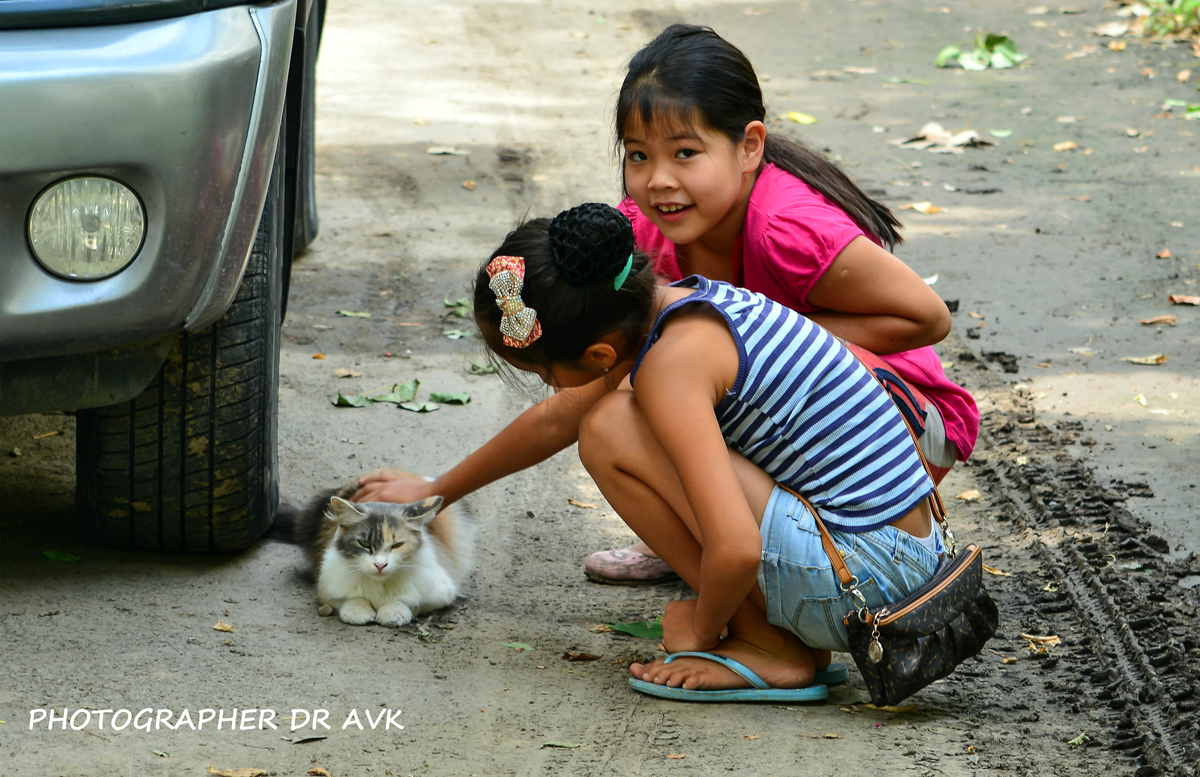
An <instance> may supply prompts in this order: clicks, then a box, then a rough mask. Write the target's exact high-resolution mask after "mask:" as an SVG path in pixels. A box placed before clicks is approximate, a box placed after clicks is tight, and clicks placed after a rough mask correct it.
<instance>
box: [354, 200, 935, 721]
mask: <svg viewBox="0 0 1200 777" xmlns="http://www.w3.org/2000/svg"><path fill="white" fill-rule="evenodd" d="M474 301H475V318H476V322H477V323H478V325H479V328H480V330H481V333H482V335H483V338H484V340H485V341H486V343H487V345H488V347H489V348H490V350H491V352H492V354H493V355H494V356H495V357H498V358H497V359H496V362H497V364H498V365H499V366H500V367H501V368H502V369H503V370H504V371H505V372H506V373H507V374H508V375H509V377H512V376H514V375H517V374H518V372H514V371H513V369H512V368H515V369H516V371H519V372H520V373H531V374H534V375H536V376H537V377H538V378H539V379H540V380H541V381H542V382H544V383H546V384H547V385H549V386H551V387H552V388H554V389H555V390H556V392H557V393H556V394H555V395H554V396H553V397H551V398H550V399H547V400H545V401H543V402H542V403H540V404H539V405H537V406H535V407H534V408H532V409H531V410H529V411H526V413H525V414H523V415H522V416H521V418H518V419H517V421H515V422H514V423H513V424H512V425H511V426H510V427H509V428H508V429H506V430H504V431H503V432H501V434H500V435H499V436H498V437H497V438H496V439H494V440H493V441H491V442H490V443H488V444H487V445H485V446H484V447H483V448H481V449H480V450H479V451H477V452H476V453H474V454H472V456H470V457H468V459H467V460H465V461H464V462H463V463H462V464H460V465H458V466H457V467H455V468H454V469H453V470H451V472H449V473H447V474H446V475H443V476H442V478H439V479H438V480H437V481H434V482H433V483H432V484H429V487H430V488H432V489H437V491H436V493H439V494H442V495H443V496H446V497H447V501H453V500H454V499H456V498H458V497H459V496H461V495H462V494H463V493H465V492H466V491H469V490H474V488H477V487H479V486H480V485H482V484H483V483H486V482H490V481H491V480H494V479H496V478H498V477H501V476H503V475H505V474H508V473H509V472H512V471H516V470H517V469H521V468H524V467H526V466H529V465H531V464H533V463H536V462H537V461H541V460H542V459H544V458H547V457H548V456H549V455H552V454H553V453H555V452H557V451H558V450H561V449H562V448H563V447H566V446H567V445H569V444H570V443H572V442H575V441H576V440H578V442H579V454H580V458H581V459H582V460H583V463H584V465H585V466H586V467H587V469H588V471H589V472H590V473H591V474H592V476H593V477H594V478H595V480H596V483H597V484H598V485H599V487H600V489H601V491H602V492H603V493H604V496H605V497H606V498H607V499H608V501H609V503H610V504H611V505H612V506H613V508H614V509H615V510H616V511H617V512H618V513H619V514H620V515H621V517H622V518H623V519H624V520H625V522H626V523H627V524H628V525H629V526H630V528H632V529H633V530H634V531H636V532H637V534H638V536H640V537H641V538H642V539H644V540H645V541H646V542H647V543H648V544H649V545H650V547H651V548H652V549H653V550H654V551H656V552H657V553H659V554H660V555H661V557H662V558H663V559H665V560H666V561H667V562H668V563H670V565H671V567H672V568H673V569H675V570H676V571H677V572H678V573H679V574H680V576H681V577H683V579H684V580H685V581H687V582H688V584H690V585H691V586H692V588H694V589H695V590H696V591H697V592H698V594H699V595H698V598H696V599H693V600H690V601H680V602H672V603H670V604H669V605H667V608H666V611H665V613H664V615H663V620H662V626H663V643H664V645H665V646H666V647H667V649H668V650H669V651H671V653H672V655H671V656H670V657H669V658H668V659H666V660H665V661H656V662H654V663H652V664H648V665H641V664H634V665H633V666H632V667H631V672H632V674H633V678H631V680H630V682H631V683H632V684H633V685H634V686H635V687H636V688H638V690H641V691H643V692H647V693H653V694H656V695H660V696H668V697H670V698H699V699H704V700H726V699H738V700H743V699H772V700H803V699H819V698H824V697H825V694H826V690H825V687H824V683H828V682H839V681H841V680H843V679H845V675H846V670H845V667H842V666H840V665H831V664H830V651H831V650H846V649H847V645H846V633H845V629H844V627H843V626H842V624H841V619H842V616H844V615H845V614H846V613H847V612H849V611H850V610H852V609H855V606H854V603H853V602H852V601H851V599H850V595H849V594H848V593H844V592H843V591H842V590H841V587H840V585H839V583H838V580H837V577H836V575H835V574H834V572H833V571H832V569H831V568H830V563H829V559H828V557H827V556H826V554H825V552H824V550H823V549H822V547H821V542H820V538H819V535H818V534H817V530H816V527H815V523H814V521H813V518H812V516H811V514H809V513H808V511H807V509H806V508H805V507H804V505H803V504H802V503H801V502H800V501H799V500H797V499H795V498H794V497H792V496H790V495H789V494H788V493H787V492H786V491H784V490H783V489H781V488H779V487H778V486H777V485H776V484H777V483H779V484H782V485H786V486H788V487H789V488H792V489H794V490H796V491H798V492H800V493H802V494H804V495H805V496H806V497H807V498H808V499H809V500H810V501H811V502H812V504H813V505H815V507H816V509H817V510H818V511H819V512H820V514H821V517H822V519H823V520H824V521H825V522H826V524H827V526H828V527H829V528H830V530H831V531H832V532H833V536H834V538H835V541H836V543H837V544H838V546H839V548H840V550H842V551H843V553H844V555H845V560H846V563H847V565H848V566H849V567H850V569H851V571H852V572H853V573H854V574H855V575H857V576H858V579H859V581H860V590H862V591H863V592H864V593H865V594H866V597H867V604H868V605H869V606H871V607H879V606H882V605H884V604H887V603H891V602H894V601H897V600H899V599H901V598H903V597H905V596H907V595H908V594H909V593H911V592H912V591H913V590H915V589H916V588H918V587H920V586H921V585H923V584H924V583H925V582H927V581H928V579H929V578H930V577H931V576H932V574H933V572H934V569H935V567H936V566H937V563H938V555H937V551H938V550H939V548H938V547H936V546H935V547H934V548H933V549H929V548H926V547H924V546H923V545H922V544H921V543H920V542H919V541H918V540H917V539H916V536H921V537H924V536H926V535H929V534H930V533H931V524H930V517H929V513H928V511H927V509H926V508H925V507H924V502H923V500H924V499H925V497H926V496H927V495H928V494H929V493H930V491H931V489H932V487H933V485H932V482H931V481H930V479H929V477H928V475H927V474H926V472H925V470H924V469H923V467H922V464H921V461H920V459H919V457H918V455H917V453H916V450H915V447H914V445H913V442H912V439H911V438H910V436H909V433H908V431H907V429H906V428H905V425H904V421H903V419H902V418H901V416H900V414H899V412H898V411H897V409H896V407H895V406H894V405H893V403H892V402H891V400H890V399H889V398H888V396H887V395H886V394H885V393H884V391H883V390H882V389H881V388H880V387H879V386H878V384H877V383H876V382H875V381H874V380H873V379H872V377H871V376H870V375H869V374H868V372H867V371H866V369H865V368H864V367H863V366H862V365H861V364H860V363H859V362H858V361H857V360H856V359H855V358H854V356H853V355H852V354H851V353H849V352H848V351H847V350H846V348H845V347H844V346H843V345H842V344H841V343H840V342H839V341H838V340H837V339H836V338H834V337H833V336H831V335H830V334H828V333H827V332H826V331H825V330H823V329H821V328H820V327H819V326H817V325H816V324H814V323H813V322H811V321H809V320H808V319H806V318H805V317H803V316H802V315H800V314H798V313H796V312H794V311H792V310H790V309H788V308H786V307H784V306H782V305H779V304H777V303H774V302H772V301H770V300H768V299H767V298H766V297H764V296H762V295H760V294H754V293H751V292H748V291H746V290H744V289H739V288H735V287H733V286H730V285H729V284H726V283H719V282H712V281H708V280H706V279H704V278H701V277H698V276H692V277H690V278H686V279H684V280H682V281H680V282H678V283H675V284H672V285H670V286H664V285H660V284H658V283H657V282H656V279H655V276H654V274H653V271H652V269H651V268H650V267H649V264H648V261H647V258H646V257H645V256H644V255H643V254H641V253H640V252H638V251H635V250H634V238H633V232H632V228H631V225H630V223H629V221H628V219H627V218H626V217H625V216H624V215H622V214H621V213H619V212H618V211H617V210H615V209H613V208H611V207H609V206H607V205H601V204H597V203H588V204H586V205H581V206H579V207H577V208H573V209H571V210H569V211H566V212H564V213H561V214H559V216H558V217H556V218H555V219H554V220H552V221H550V220H546V219H536V220H533V221H530V222H527V223H525V224H523V225H521V226H520V227H518V228H517V229H516V230H515V231H514V232H512V233H511V234H509V236H508V237H507V238H506V239H505V241H504V243H503V245H501V246H500V248H499V249H497V251H496V252H495V253H494V254H493V256H492V257H491V259H490V260H489V261H488V262H487V263H486V264H485V266H484V267H483V268H481V270H480V273H479V276H478V278H477V280H476V286H475V300H474ZM598 419H602V420H598ZM614 419H619V422H617V423H614ZM393 485H394V484H393ZM414 487H417V488H419V486H414ZM413 495H414V494H413V493H407V492H406V493H405V495H404V496H405V498H406V499H407V498H411V497H412V496H413ZM371 498H377V497H371ZM914 535H916V536H914ZM747 686H750V687H749V688H748V687H747Z"/></svg>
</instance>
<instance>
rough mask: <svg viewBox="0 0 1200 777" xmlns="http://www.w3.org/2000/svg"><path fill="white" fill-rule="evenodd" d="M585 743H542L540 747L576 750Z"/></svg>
mask: <svg viewBox="0 0 1200 777" xmlns="http://www.w3.org/2000/svg"><path fill="white" fill-rule="evenodd" d="M585 744H587V743H586V742H543V743H542V747H568V748H576V747H583V746H584V745H585Z"/></svg>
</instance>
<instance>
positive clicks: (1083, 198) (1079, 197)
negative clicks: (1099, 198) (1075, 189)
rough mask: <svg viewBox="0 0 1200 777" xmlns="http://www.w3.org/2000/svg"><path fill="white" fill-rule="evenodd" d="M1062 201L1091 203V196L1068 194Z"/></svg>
mask: <svg viewBox="0 0 1200 777" xmlns="http://www.w3.org/2000/svg"><path fill="white" fill-rule="evenodd" d="M1064 199H1068V200H1075V201H1076V202H1091V201H1092V196H1091V195H1090V194H1068V195H1066V196H1065V197H1064Z"/></svg>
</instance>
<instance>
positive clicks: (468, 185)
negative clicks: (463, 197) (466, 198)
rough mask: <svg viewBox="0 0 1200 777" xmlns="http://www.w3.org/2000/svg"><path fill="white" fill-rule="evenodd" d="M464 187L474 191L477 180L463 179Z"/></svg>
mask: <svg viewBox="0 0 1200 777" xmlns="http://www.w3.org/2000/svg"><path fill="white" fill-rule="evenodd" d="M462 188H464V189H466V190H467V191H469V192H473V191H475V182H474V181H463V182H462Z"/></svg>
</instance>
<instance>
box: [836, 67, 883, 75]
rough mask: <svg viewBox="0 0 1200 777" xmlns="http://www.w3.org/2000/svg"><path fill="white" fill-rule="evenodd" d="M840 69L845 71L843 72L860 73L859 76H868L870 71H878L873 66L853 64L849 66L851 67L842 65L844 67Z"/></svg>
mask: <svg viewBox="0 0 1200 777" xmlns="http://www.w3.org/2000/svg"><path fill="white" fill-rule="evenodd" d="M842 70H843V71H845V72H847V73H854V74H855V75H860V76H869V75H871V74H872V73H877V72H879V71H878V70H877V69H876V68H873V67H854V66H851V67H844V68H842Z"/></svg>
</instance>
